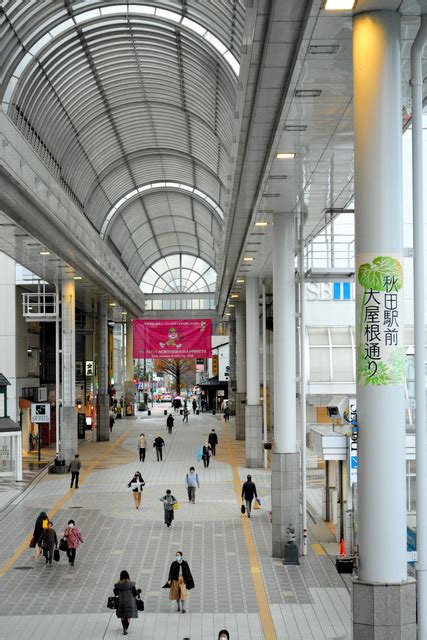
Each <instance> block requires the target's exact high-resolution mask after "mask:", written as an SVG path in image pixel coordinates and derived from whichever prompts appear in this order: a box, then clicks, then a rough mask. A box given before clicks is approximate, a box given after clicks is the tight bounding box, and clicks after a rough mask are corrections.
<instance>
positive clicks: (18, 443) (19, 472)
mask: <svg viewBox="0 0 427 640" xmlns="http://www.w3.org/2000/svg"><path fill="white" fill-rule="evenodd" d="M15 455H16V469H15V473H16V480H17V481H18V482H22V433H21V432H19V433H18V435H17V437H16V444H15Z"/></svg>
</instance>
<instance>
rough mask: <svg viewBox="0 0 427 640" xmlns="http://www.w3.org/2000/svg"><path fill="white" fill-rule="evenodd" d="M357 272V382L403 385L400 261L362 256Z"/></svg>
mask: <svg viewBox="0 0 427 640" xmlns="http://www.w3.org/2000/svg"><path fill="white" fill-rule="evenodd" d="M356 269H357V283H356V286H357V289H358V296H357V311H356V314H357V315H356V318H357V383H358V384H360V385H376V386H386V385H391V384H402V383H403V382H404V375H405V366H404V365H405V348H404V332H403V330H404V321H403V304H404V299H403V269H402V258H401V257H400V256H399V257H396V256H390V255H387V256H376V255H375V254H363V255H361V256H359V258H358V260H357V263H356Z"/></svg>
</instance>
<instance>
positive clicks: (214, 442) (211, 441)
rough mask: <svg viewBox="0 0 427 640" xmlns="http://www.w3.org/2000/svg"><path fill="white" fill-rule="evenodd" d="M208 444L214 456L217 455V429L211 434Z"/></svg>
mask: <svg viewBox="0 0 427 640" xmlns="http://www.w3.org/2000/svg"><path fill="white" fill-rule="evenodd" d="M208 443H209V444H210V445H211V449H212V455H215V448H216V445H217V444H218V436H217V434H216V432H215V429H212V431H211V432H210V434H209V438H208Z"/></svg>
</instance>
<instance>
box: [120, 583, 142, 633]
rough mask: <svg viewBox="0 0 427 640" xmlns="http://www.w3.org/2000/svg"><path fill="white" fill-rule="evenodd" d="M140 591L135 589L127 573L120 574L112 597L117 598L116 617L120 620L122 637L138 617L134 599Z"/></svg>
mask: <svg viewBox="0 0 427 640" xmlns="http://www.w3.org/2000/svg"><path fill="white" fill-rule="evenodd" d="M140 593H141V589H137V588H136V584H135V583H134V582H132V580H131V579H130V576H129V574H128V572H127V571H121V572H120V580H119V581H118V582H116V584H115V585H114V595H115V596H118V598H119V601H118V603H117V609H116V616H117V617H118V618H120V619H121V621H122V626H123V635H124V636H127V635H128V629H129V625H130V621H131V620H132V618H137V617H138V607H137V604H136V599H137V597H138V596H139V594H140Z"/></svg>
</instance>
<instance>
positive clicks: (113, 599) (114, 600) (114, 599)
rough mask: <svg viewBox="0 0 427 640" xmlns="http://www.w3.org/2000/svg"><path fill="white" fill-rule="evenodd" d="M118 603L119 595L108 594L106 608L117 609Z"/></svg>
mask: <svg viewBox="0 0 427 640" xmlns="http://www.w3.org/2000/svg"><path fill="white" fill-rule="evenodd" d="M118 604H119V596H110V597H109V598H108V600H107V608H108V609H117V605H118Z"/></svg>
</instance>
